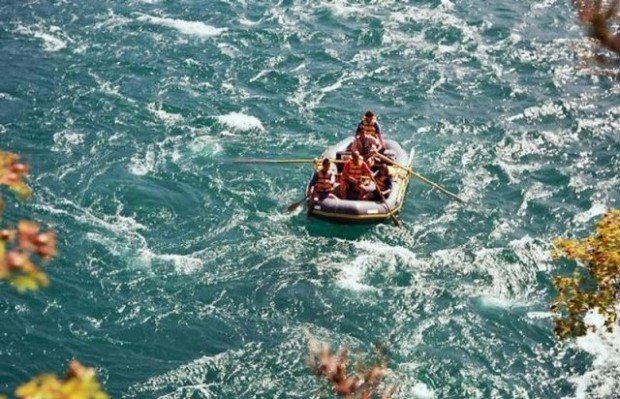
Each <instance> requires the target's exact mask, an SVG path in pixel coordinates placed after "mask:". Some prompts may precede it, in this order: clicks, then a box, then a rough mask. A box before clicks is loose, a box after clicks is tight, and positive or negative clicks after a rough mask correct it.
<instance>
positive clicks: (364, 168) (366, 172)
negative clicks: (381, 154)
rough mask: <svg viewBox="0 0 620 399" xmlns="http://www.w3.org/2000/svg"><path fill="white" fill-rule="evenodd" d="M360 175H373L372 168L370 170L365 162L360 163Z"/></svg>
mask: <svg viewBox="0 0 620 399" xmlns="http://www.w3.org/2000/svg"><path fill="white" fill-rule="evenodd" d="M362 176H373V174H372V170H370V168H369V167H368V164H367V163H366V162H363V163H362Z"/></svg>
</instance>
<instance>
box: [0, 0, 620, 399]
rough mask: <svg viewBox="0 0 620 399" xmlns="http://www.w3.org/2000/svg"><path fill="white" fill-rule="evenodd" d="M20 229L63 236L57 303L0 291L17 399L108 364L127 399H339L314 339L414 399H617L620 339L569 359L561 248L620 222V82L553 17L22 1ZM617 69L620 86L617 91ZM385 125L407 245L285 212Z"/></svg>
mask: <svg viewBox="0 0 620 399" xmlns="http://www.w3.org/2000/svg"><path fill="white" fill-rule="evenodd" d="M0 48H1V52H0V54H1V55H0V60H1V61H2V62H0V139H1V143H2V144H1V148H3V149H5V150H10V151H13V152H18V153H20V154H22V155H23V156H24V158H25V159H26V160H27V161H28V162H29V163H30V164H31V165H32V177H31V180H30V182H31V183H32V186H33V188H34V190H35V195H34V197H33V199H32V201H30V202H28V203H22V204H18V205H15V204H14V205H12V206H9V207H8V209H7V211H6V212H5V215H4V216H5V222H14V221H16V220H18V219H19V218H21V217H30V218H33V219H36V220H40V221H42V222H44V223H46V224H48V225H49V226H51V227H53V228H54V229H55V230H56V231H57V232H58V235H59V247H60V256H59V257H58V258H57V259H56V260H54V261H53V262H52V263H51V264H50V265H49V274H50V276H51V278H52V285H51V286H50V287H49V288H48V289H46V290H43V291H40V292H37V293H35V294H27V295H18V294H17V293H16V292H15V291H14V290H12V289H11V288H9V287H7V286H6V285H2V286H0V290H1V292H2V295H1V297H0V312H1V314H2V318H3V322H2V323H1V327H0V339H1V343H2V344H1V345H0V392H10V391H12V390H13V389H14V388H15V387H16V386H17V385H19V384H20V383H21V382H24V381H26V380H27V379H28V378H29V377H30V376H32V375H34V374H38V373H41V372H45V371H55V372H57V373H60V372H62V370H63V369H64V367H65V365H66V363H67V362H68V360H69V359H71V358H73V357H77V358H79V359H80V360H81V361H82V362H84V363H85V364H87V365H92V366H96V367H97V368H98V371H99V373H100V375H101V379H102V381H103V383H104V385H105V389H106V390H107V391H108V392H109V393H110V394H111V395H112V396H113V397H115V398H319V397H331V395H330V393H329V390H328V389H327V387H325V386H324V385H323V384H322V383H321V382H319V381H317V380H316V379H315V378H314V377H313V376H312V375H310V373H309V372H308V371H307V369H306V366H305V365H304V355H305V352H306V349H305V348H306V342H305V338H304V330H305V329H306V328H308V329H310V330H311V331H312V332H313V333H314V334H315V335H316V336H317V337H318V338H319V339H321V340H326V341H329V342H332V343H333V344H334V345H340V344H344V343H347V344H349V345H350V346H351V348H352V350H353V351H354V352H360V353H366V354H368V353H370V352H371V348H372V345H373V344H374V343H375V342H381V343H383V345H385V346H386V347H387V348H388V352H389V357H390V368H391V370H392V373H391V375H390V376H389V377H388V380H389V381H398V382H400V393H399V394H398V397H399V398H433V397H434V398H561V397H570V398H572V397H576V398H617V397H618V394H617V392H618V385H617V384H618V383H617V381H618V379H619V378H620V339H619V337H618V335H615V334H611V335H606V334H591V335H589V336H588V337H586V338H584V339H581V340H579V341H575V342H568V343H558V342H557V341H556V340H555V338H554V336H553V334H552V321H551V315H550V314H549V313H548V312H547V309H548V304H549V301H550V299H551V298H552V297H553V295H554V291H553V289H552V285H551V279H552V277H553V276H554V275H556V274H559V273H568V272H570V270H572V268H573V265H572V264H570V263H568V262H557V263H554V262H551V261H550V259H549V249H550V244H549V243H550V241H551V239H552V238H553V237H555V236H558V235H567V234H577V235H585V234H587V233H588V232H590V231H591V230H592V225H593V223H594V221H595V220H596V219H597V217H598V215H600V214H601V213H602V212H604V211H605V210H606V209H608V208H614V207H618V206H619V204H618V202H619V199H620V190H619V189H618V186H619V184H618V183H619V182H620V177H619V171H620V155H619V154H620V134H619V133H618V131H619V129H620V123H619V122H618V116H619V115H620V107H618V103H617V99H618V94H619V87H620V86H619V85H618V82H617V78H615V77H614V75H615V74H617V72H618V70H617V67H613V66H612V67H610V68H608V69H601V68H599V67H597V66H596V65H592V64H589V63H587V62H585V61H584V57H585V56H584V54H586V53H587V52H588V50H589V49H590V47H589V45H588V43H587V42H586V41H585V40H584V39H583V34H582V31H581V29H580V27H579V26H578V25H577V22H576V18H575V16H574V12H573V10H572V9H571V7H570V5H569V4H565V2H558V1H554V0H546V1H542V2H540V1H524V2H512V1H506V0H501V1H498V2H486V1H468V2H455V1H449V0H443V1H416V2H399V1H389V0H387V1H352V0H349V1H347V0H334V1H302V0H287V1H284V0H283V1H279V2H247V1H238V2H234V1H206V2H199V1H196V0H184V1H175V2H172V1H164V0H159V1H158V0H150V1H147V0H143V1H137V0H134V1H132V0H129V1H124V2H116V1H109V0H107V1H106V0H104V1H98V2H79V1H75V0H64V1H42V0H31V1H14V0H6V1H4V2H3V3H2V4H1V5H0ZM614 68H616V69H614ZM366 109H373V110H374V111H375V112H376V113H377V114H378V116H379V121H380V122H381V124H382V127H383V130H384V134H385V135H386V136H388V137H390V138H393V139H395V140H397V141H399V142H401V143H402V145H403V146H404V147H405V148H407V149H410V148H413V149H415V151H416V157H415V162H414V167H415V168H416V170H417V171H418V172H420V173H422V174H423V175H424V176H427V177H428V178H430V179H432V180H434V181H437V182H441V184H443V185H444V186H446V188H448V189H449V190H451V191H454V192H456V193H458V194H459V195H460V196H461V197H463V198H465V199H466V200H467V203H466V204H458V203H455V202H453V201H451V200H450V199H449V198H448V197H446V196H444V195H442V194H441V193H438V192H436V191H432V190H429V187H427V186H425V185H424V184H422V183H420V182H417V181H414V182H412V184H411V185H410V187H409V191H408V195H407V201H406V203H405V206H404V208H403V211H402V213H401V214H400V215H399V216H398V217H399V219H400V221H401V222H402V224H403V228H401V229H395V228H393V227H392V225H391V224H389V223H384V224H378V225H368V226H354V227H349V226H343V225H333V224H329V223H326V222H321V221H317V220H306V218H305V215H304V213H303V211H300V212H298V213H295V214H287V213H285V212H283V210H284V209H285V208H286V206H287V205H288V204H290V203H292V202H294V201H297V200H299V199H301V198H303V190H304V185H305V183H306V181H307V179H308V178H309V176H310V170H309V168H308V166H303V165H302V166H287V167H279V166H270V165H250V166H248V165H236V164H233V163H231V162H230V159H233V158H237V157H252V158H278V157H286V158H296V157H301V158H307V157H316V156H318V155H319V154H320V153H321V152H322V151H323V149H324V148H325V147H327V146H328V145H330V144H332V143H335V142H336V141H338V140H340V139H342V138H343V137H346V136H347V135H350V134H352V132H353V129H354V127H355V125H356V124H357V121H358V119H359V117H360V115H361V113H362V112H363V111H365V110H366Z"/></svg>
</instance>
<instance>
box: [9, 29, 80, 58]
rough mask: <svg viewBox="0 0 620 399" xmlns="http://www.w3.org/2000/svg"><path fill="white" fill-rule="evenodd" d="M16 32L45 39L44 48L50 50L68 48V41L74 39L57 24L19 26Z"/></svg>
mask: <svg viewBox="0 0 620 399" xmlns="http://www.w3.org/2000/svg"><path fill="white" fill-rule="evenodd" d="M16 32H17V33H20V34H23V35H28V36H32V37H35V38H37V39H41V40H42V41H43V49H44V50H45V51H49V52H56V51H60V50H62V49H64V48H66V47H67V45H68V43H69V42H71V41H72V39H71V38H69V37H68V36H66V34H64V33H63V32H62V30H61V29H60V28H59V27H57V26H51V27H43V26H40V25H33V26H19V27H17V29H16Z"/></svg>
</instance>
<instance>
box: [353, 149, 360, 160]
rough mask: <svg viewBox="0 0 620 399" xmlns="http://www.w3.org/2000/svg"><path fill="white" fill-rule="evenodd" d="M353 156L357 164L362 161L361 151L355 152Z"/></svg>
mask: <svg viewBox="0 0 620 399" xmlns="http://www.w3.org/2000/svg"><path fill="white" fill-rule="evenodd" d="M351 156H352V157H353V160H354V161H355V162H357V161H359V159H360V152H359V151H353V153H351Z"/></svg>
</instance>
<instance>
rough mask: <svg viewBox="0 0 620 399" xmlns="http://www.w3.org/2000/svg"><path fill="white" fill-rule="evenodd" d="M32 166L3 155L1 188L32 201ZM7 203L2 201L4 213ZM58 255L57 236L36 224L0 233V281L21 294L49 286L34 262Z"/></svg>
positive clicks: (23, 223)
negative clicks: (28, 177)
mask: <svg viewBox="0 0 620 399" xmlns="http://www.w3.org/2000/svg"><path fill="white" fill-rule="evenodd" d="M27 174H28V166H26V165H25V164H23V163H21V162H20V160H19V156H18V155H15V154H12V153H9V152H4V151H0V185H4V186H7V187H8V188H9V189H10V190H11V191H13V192H14V193H15V194H17V196H18V197H20V198H28V197H29V196H30V194H31V191H30V188H29V187H28V186H27V185H26V183H25V182H24V179H25V177H26V175H27ZM3 204H4V203H3V202H2V198H1V197H0V211H1V207H2V205H3ZM55 255H56V235H55V234H54V232H52V231H45V232H41V231H40V229H39V225H38V224H37V223H35V222H31V221H27V220H22V221H20V222H19V223H18V225H17V228H16V229H2V230H0V280H6V281H8V282H9V283H10V284H11V285H13V286H14V287H15V288H17V290H18V291H20V292H23V291H27V290H31V291H32V290H36V289H38V288H40V287H45V286H47V285H48V284H49V278H48V277H47V274H45V272H43V270H42V269H41V268H40V267H39V266H37V265H36V263H35V262H34V259H35V256H36V257H37V258H38V259H40V260H43V261H47V260H49V259H51V258H52V257H54V256H55Z"/></svg>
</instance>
